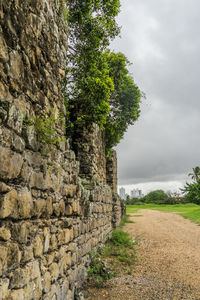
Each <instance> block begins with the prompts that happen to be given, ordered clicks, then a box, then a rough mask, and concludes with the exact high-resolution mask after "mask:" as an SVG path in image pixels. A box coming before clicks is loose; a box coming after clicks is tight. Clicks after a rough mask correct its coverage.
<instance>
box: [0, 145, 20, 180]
mask: <svg viewBox="0 0 200 300" xmlns="http://www.w3.org/2000/svg"><path fill="white" fill-rule="evenodd" d="M22 163H23V157H22V156H21V155H20V154H18V153H15V152H13V151H11V150H9V149H7V148H3V147H1V146H0V166H1V168H0V178H2V179H12V178H16V177H17V176H18V175H19V173H20V171H21V168H22Z"/></svg>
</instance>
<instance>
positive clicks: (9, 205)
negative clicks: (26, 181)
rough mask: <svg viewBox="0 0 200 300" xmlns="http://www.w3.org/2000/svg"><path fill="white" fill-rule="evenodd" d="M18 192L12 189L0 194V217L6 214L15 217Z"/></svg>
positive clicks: (4, 216)
mask: <svg viewBox="0 0 200 300" xmlns="http://www.w3.org/2000/svg"><path fill="white" fill-rule="evenodd" d="M17 198H18V194H17V191H16V190H12V191H10V192H8V193H7V194H5V195H0V218H6V217H8V216H12V217H17V215H18V205H17Z"/></svg>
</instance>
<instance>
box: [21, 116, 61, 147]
mask: <svg viewBox="0 0 200 300" xmlns="http://www.w3.org/2000/svg"><path fill="white" fill-rule="evenodd" d="M23 125H24V127H28V126H34V129H35V132H36V135H37V140H38V142H39V144H40V145H45V144H48V145H55V146H59V145H60V143H61V142H62V141H63V140H65V137H61V136H60V135H59V133H58V128H59V127H60V126H62V127H64V126H65V119H64V116H63V114H62V113H59V115H58V117H56V116H55V114H53V113H51V114H50V115H48V114H47V113H43V115H37V116H35V117H25V118H24V120H23Z"/></svg>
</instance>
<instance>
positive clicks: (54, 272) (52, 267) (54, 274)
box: [49, 263, 59, 281]
mask: <svg viewBox="0 0 200 300" xmlns="http://www.w3.org/2000/svg"><path fill="white" fill-rule="evenodd" d="M49 271H50V273H51V281H56V280H57V279H58V276H59V267H58V264H57V263H52V264H51V265H50V267H49Z"/></svg>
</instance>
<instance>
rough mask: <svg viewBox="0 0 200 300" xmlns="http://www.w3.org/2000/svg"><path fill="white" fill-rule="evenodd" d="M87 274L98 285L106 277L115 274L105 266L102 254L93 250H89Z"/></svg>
mask: <svg viewBox="0 0 200 300" xmlns="http://www.w3.org/2000/svg"><path fill="white" fill-rule="evenodd" d="M88 275H89V278H90V279H92V280H93V282H94V283H95V285H96V286H98V287H101V286H102V285H103V283H105V282H106V281H107V280H108V279H110V278H112V277H113V276H115V274H114V272H113V271H112V270H111V269H109V268H108V267H106V264H105V262H104V261H103V260H102V256H101V255H100V254H99V253H97V252H95V251H92V252H90V268H89V269H88Z"/></svg>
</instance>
